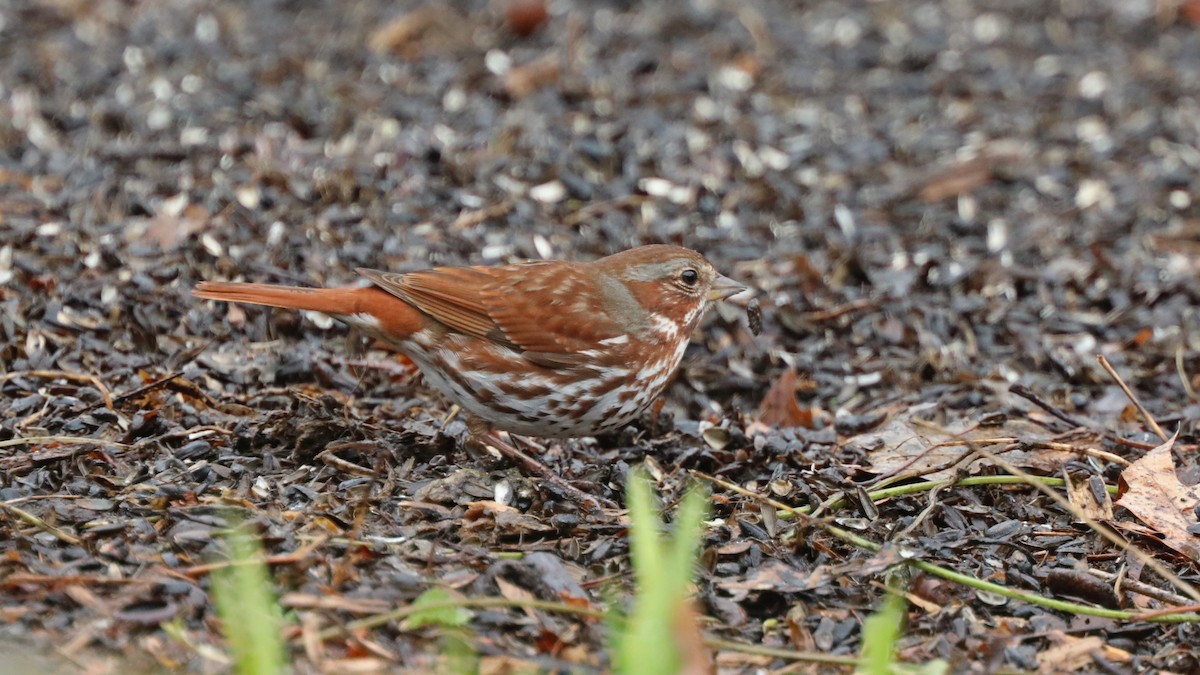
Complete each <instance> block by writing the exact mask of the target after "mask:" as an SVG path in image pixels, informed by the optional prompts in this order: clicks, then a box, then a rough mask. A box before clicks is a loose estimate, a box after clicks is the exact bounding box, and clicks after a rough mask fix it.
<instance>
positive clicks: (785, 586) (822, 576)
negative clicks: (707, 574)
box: [717, 560, 830, 600]
mask: <svg viewBox="0 0 1200 675" xmlns="http://www.w3.org/2000/svg"><path fill="white" fill-rule="evenodd" d="M829 580H830V571H829V568H828V567H825V566H820V567H817V568H815V569H813V570H812V571H810V572H809V573H807V574H805V573H804V572H802V571H801V570H798V569H796V568H795V567H792V566H791V565H788V564H787V563H784V562H781V561H779V560H769V561H767V562H764V563H763V564H761V565H759V566H758V567H755V568H753V569H751V570H750V571H749V572H747V573H746V575H745V576H744V577H730V578H725V579H721V580H719V581H717V585H718V586H720V587H721V588H722V589H724V590H725V591H726V592H728V593H729V595H730V597H732V598H733V599H734V600H740V599H742V598H744V597H746V595H748V594H749V592H750V591H774V592H776V593H794V592H799V591H810V590H812V589H814V588H817V587H818V586H821V585H822V584H827V583H829Z"/></svg>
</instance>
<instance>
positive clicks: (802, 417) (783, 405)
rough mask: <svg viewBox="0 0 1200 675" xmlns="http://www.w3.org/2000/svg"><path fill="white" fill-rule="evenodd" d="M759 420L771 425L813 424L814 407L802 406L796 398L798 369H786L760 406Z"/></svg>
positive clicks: (809, 425) (797, 425)
mask: <svg viewBox="0 0 1200 675" xmlns="http://www.w3.org/2000/svg"><path fill="white" fill-rule="evenodd" d="M758 421H759V423H761V424H764V425H766V426H769V427H781V428H788V427H804V428H806V429H811V428H812V426H813V411H812V408H802V407H800V403H799V402H798V401H797V400H796V371H794V370H790V369H789V370H785V371H784V372H783V374H782V375H780V376H779V379H777V380H775V384H773V385H771V389H770V391H768V392H767V395H766V396H764V397H763V400H762V403H761V404H759V406H758Z"/></svg>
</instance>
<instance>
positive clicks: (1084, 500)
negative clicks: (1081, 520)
mask: <svg viewBox="0 0 1200 675" xmlns="http://www.w3.org/2000/svg"><path fill="white" fill-rule="evenodd" d="M1098 480H1099V476H1095V475H1088V476H1083V475H1073V474H1072V475H1068V476H1067V499H1069V500H1070V501H1071V505H1072V506H1074V507H1075V508H1077V509H1079V513H1080V515H1082V516H1083V517H1085V518H1086V519H1088V520H1090V521H1092V522H1096V521H1101V520H1102V521H1105V522H1107V521H1111V520H1112V519H1113V510H1112V499H1111V498H1110V497H1109V496H1108V490H1106V489H1105V488H1104V481H1102V480H1100V481H1099V482H1100V487H1099V489H1097V488H1096V486H1095V483H1096V481H1098Z"/></svg>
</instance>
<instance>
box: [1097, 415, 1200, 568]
mask: <svg viewBox="0 0 1200 675" xmlns="http://www.w3.org/2000/svg"><path fill="white" fill-rule="evenodd" d="M1178 435H1179V434H1178V433H1176V435H1175V436H1172V437H1171V438H1170V439H1169V440H1167V442H1165V443H1163V444H1162V445H1160V446H1158V447H1156V448H1154V449H1153V450H1151V451H1150V452H1147V453H1146V454H1145V456H1143V457H1142V458H1141V459H1139V460H1138V461H1136V462H1134V463H1133V464H1130V465H1129V466H1127V467H1125V470H1124V471H1122V472H1121V480H1120V488H1121V489H1120V497H1119V498H1118V499H1117V505H1118V506H1123V507H1125V508H1126V509H1128V510H1129V512H1130V513H1132V514H1133V515H1135V516H1137V518H1138V520H1141V521H1142V522H1143V523H1145V524H1147V525H1149V526H1150V527H1152V528H1154V529H1155V530H1156V531H1157V532H1158V533H1159V534H1160V535H1162V537H1163V543H1164V544H1166V545H1167V546H1169V547H1171V548H1172V549H1174V550H1175V551H1178V552H1179V553H1182V554H1183V555H1185V556H1187V557H1188V558H1190V559H1192V560H1200V536H1197V535H1194V534H1192V533H1190V532H1188V528H1189V527H1191V526H1194V525H1195V524H1196V523H1197V522H1200V521H1198V519H1197V517H1196V510H1195V509H1196V505H1197V504H1200V487H1198V486H1196V485H1191V486H1187V485H1184V484H1183V483H1181V482H1180V481H1179V477H1178V476H1177V475H1175V460H1174V458H1173V457H1172V456H1171V448H1172V447H1174V446H1175V439H1176V437H1178ZM1117 525H1118V526H1120V527H1123V528H1125V529H1129V528H1128V527H1126V526H1125V525H1123V524H1121V523H1117Z"/></svg>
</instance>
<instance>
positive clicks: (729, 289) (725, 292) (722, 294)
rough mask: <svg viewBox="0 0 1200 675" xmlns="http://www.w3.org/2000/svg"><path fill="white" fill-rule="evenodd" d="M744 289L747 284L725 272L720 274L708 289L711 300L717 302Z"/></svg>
mask: <svg viewBox="0 0 1200 675" xmlns="http://www.w3.org/2000/svg"><path fill="white" fill-rule="evenodd" d="M744 290H746V287H745V286H743V285H741V284H739V283H738V282H736V281H734V280H733V279H730V278H729V277H727V276H725V275H723V274H718V275H717V278H716V279H715V280H713V283H712V286H711V287H709V289H708V299H709V301H710V302H716V301H717V300H724V299H726V298H729V297H732V296H734V295H737V294H738V293H741V292H742V291H744Z"/></svg>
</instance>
